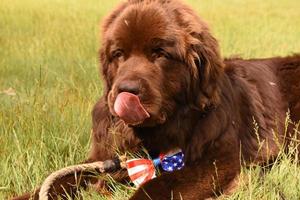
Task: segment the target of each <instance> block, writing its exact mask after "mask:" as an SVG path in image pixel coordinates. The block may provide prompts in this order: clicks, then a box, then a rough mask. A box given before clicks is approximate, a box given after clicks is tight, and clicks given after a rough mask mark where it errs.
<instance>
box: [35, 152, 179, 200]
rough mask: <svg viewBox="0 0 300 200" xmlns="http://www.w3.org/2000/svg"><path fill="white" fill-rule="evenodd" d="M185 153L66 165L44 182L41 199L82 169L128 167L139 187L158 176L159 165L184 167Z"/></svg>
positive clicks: (168, 168)
mask: <svg viewBox="0 0 300 200" xmlns="http://www.w3.org/2000/svg"><path fill="white" fill-rule="evenodd" d="M183 160H184V154H183V153H182V151H181V150H180V149H177V150H176V151H173V152H171V153H168V154H160V156H159V158H156V159H153V160H149V159H131V160H127V158H126V156H120V157H119V158H115V159H112V160H106V161H103V162H102V161H98V162H93V163H85V164H79V165H73V166H69V167H65V168H63V169H60V170H58V171H56V172H53V173H52V174H50V175H49V176H48V177H47V178H46V179H45V181H44V182H43V184H42V186H41V189H40V192H39V200H49V190H50V189H51V186H52V185H53V183H54V182H55V181H56V180H57V179H60V178H62V177H64V176H66V175H68V174H71V173H76V172H81V171H99V172H100V173H107V172H116V171H118V170H120V169H127V171H128V175H129V177H130V179H131V181H132V182H133V183H134V184H135V185H136V186H137V187H139V186H140V185H142V184H144V183H145V182H147V181H149V180H151V179H153V178H155V177H156V175H155V167H158V166H159V165H160V166H161V167H162V169H163V170H164V171H168V172H172V171H175V170H180V169H181V168H183V167H184V162H183Z"/></svg>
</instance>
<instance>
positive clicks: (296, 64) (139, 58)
mask: <svg viewBox="0 0 300 200" xmlns="http://www.w3.org/2000/svg"><path fill="white" fill-rule="evenodd" d="M100 60H101V64H102V68H101V70H102V75H103V79H104V80H103V81H104V94H103V96H102V97H101V98H100V100H99V101H98V102H97V103H96V105H95V107H94V109H93V112H92V117H93V133H92V148H91V152H90V154H89V159H88V161H87V162H94V161H102V160H106V159H111V158H114V157H115V156H116V151H117V152H119V153H120V152H121V153H124V152H127V151H129V152H138V151H139V150H140V149H141V148H142V146H143V147H145V148H146V149H147V150H148V152H149V153H150V155H151V156H152V157H158V155H159V154H168V153H169V152H172V151H174V150H175V149H176V150H178V149H180V150H181V151H182V152H183V154H184V167H183V168H182V169H180V170H175V171H172V172H163V173H162V174H161V175H160V176H158V177H157V178H154V179H152V180H150V181H148V182H146V183H145V184H143V185H142V186H141V187H139V189H138V190H137V191H136V192H135V193H134V195H133V196H132V197H131V199H132V200H133V199H138V200H143V199H153V200H160V199H162V200H169V199H185V200H189V199H197V200H199V199H207V198H213V197H216V195H218V194H224V193H225V194H226V193H228V192H229V191H231V190H232V187H234V182H235V181H236V179H237V177H238V176H239V174H240V169H241V166H243V165H248V164H250V163H255V164H265V163H269V162H272V160H273V159H274V158H276V156H277V155H278V153H279V151H280V148H281V147H282V146H284V145H285V146H286V145H287V144H288V143H289V141H290V140H289V138H291V137H296V135H295V132H297V131H296V130H295V127H296V126H295V123H289V126H288V129H287V130H286V129H285V120H286V115H287V112H288V111H289V113H290V118H291V120H292V121H293V122H297V121H298V120H299V119H300V55H294V56H290V57H284V58H281V57H276V58H270V59H251V60H243V59H225V60H224V59H222V57H221V56H220V52H219V46H218V42H217V40H216V39H215V38H214V37H213V36H212V35H211V32H210V30H209V28H208V26H207V24H206V23H205V22H204V21H203V20H202V19H201V18H200V17H199V16H197V14H196V13H195V12H194V11H193V10H192V9H191V8H189V7H188V6H186V5H184V4H183V3H181V2H180V1H177V0H127V1H123V2H122V3H121V4H120V5H119V6H118V7H117V8H116V9H115V10H113V12H112V13H111V14H110V15H109V16H108V17H107V18H106V19H105V21H104V24H103V33H102V47H101V50H100ZM255 127H258V128H255ZM298 134H299V132H298ZM298 137H299V135H298ZM119 178H120V176H119ZM64 181H66V180H64ZM92 181H94V180H92ZM60 184H63V185H65V183H63V181H61V183H60ZM65 186H66V185H65ZM36 198H37V197H36ZM25 199H26V198H25Z"/></svg>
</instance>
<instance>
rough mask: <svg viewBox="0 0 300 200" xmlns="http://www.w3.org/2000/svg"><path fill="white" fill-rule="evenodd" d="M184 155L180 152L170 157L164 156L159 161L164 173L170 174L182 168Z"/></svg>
mask: <svg viewBox="0 0 300 200" xmlns="http://www.w3.org/2000/svg"><path fill="white" fill-rule="evenodd" d="M183 160H184V154H183V153H182V151H180V152H178V153H176V154H175V155H172V156H165V157H164V158H163V159H162V161H161V167H162V168H163V170H164V171H167V172H172V171H175V170H180V169H181V168H182V167H183V166H184V162H183Z"/></svg>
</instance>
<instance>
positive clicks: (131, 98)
mask: <svg viewBox="0 0 300 200" xmlns="http://www.w3.org/2000/svg"><path fill="white" fill-rule="evenodd" d="M114 110H115V112H116V113H117V115H118V116H119V117H120V118H121V119H123V120H124V121H125V123H127V124H138V123H141V122H143V121H144V120H145V119H146V118H149V117H150V115H149V113H148V112H147V111H146V110H145V108H144V107H143V106H142V104H141V102H140V99H139V97H138V96H136V95H134V94H132V93H128V92H121V93H120V94H119V95H118V96H117V98H116V101H115V104H114Z"/></svg>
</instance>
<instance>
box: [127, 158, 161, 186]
mask: <svg viewBox="0 0 300 200" xmlns="http://www.w3.org/2000/svg"><path fill="white" fill-rule="evenodd" d="M126 166H127V171H128V175H129V177H130V179H131V181H132V182H133V183H134V184H135V185H136V186H137V187H139V186H140V185H142V184H144V183H145V182H147V181H149V180H151V179H153V178H155V177H156V176H155V167H154V165H153V162H152V161H151V160H147V159H132V160H128V161H126Z"/></svg>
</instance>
